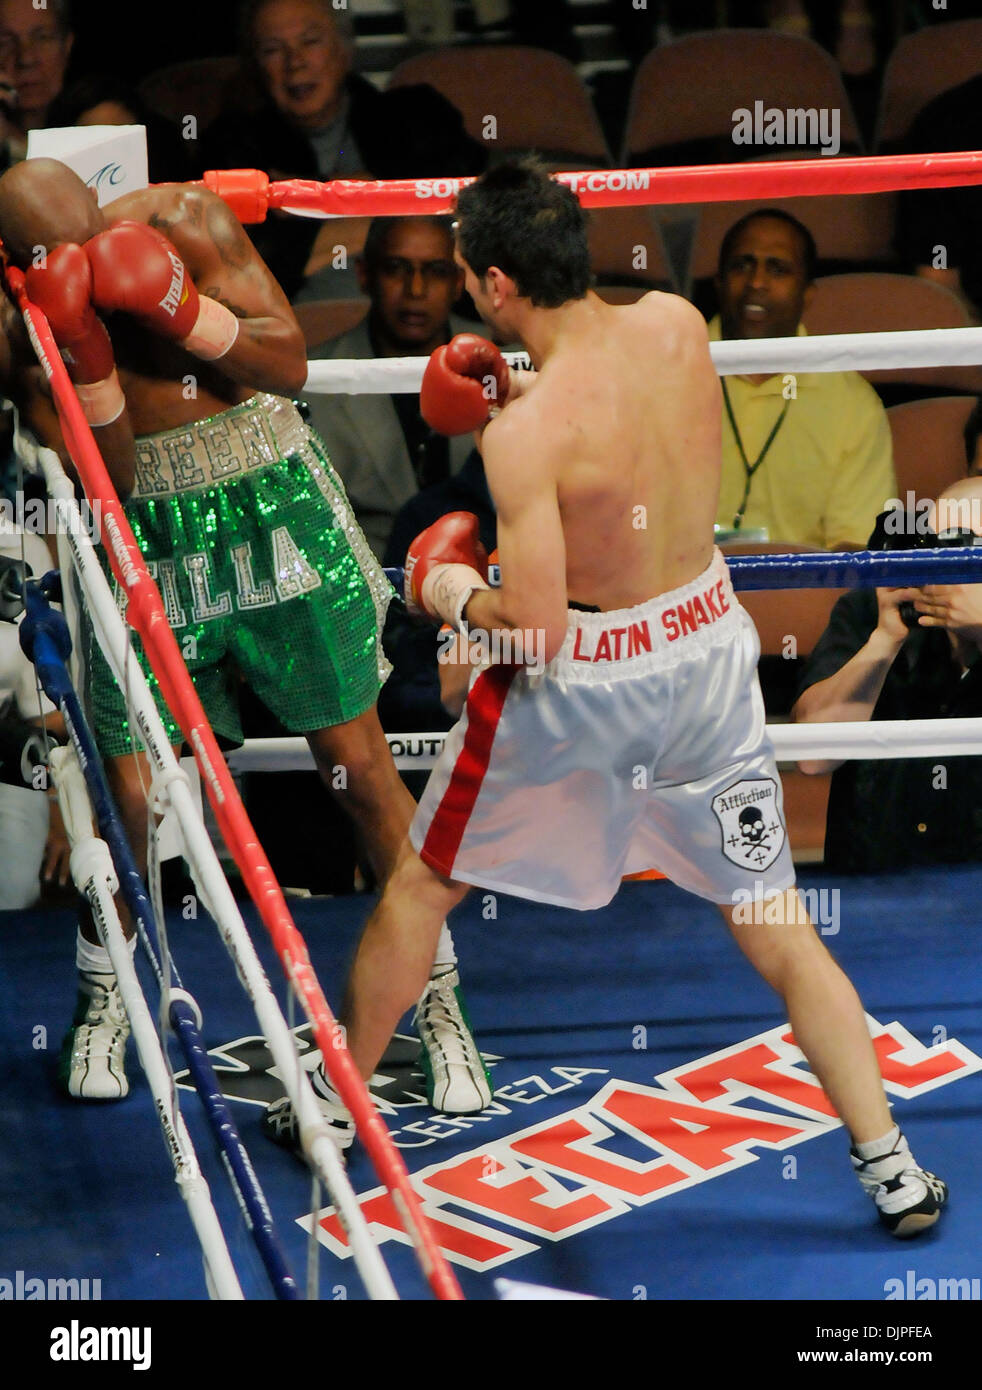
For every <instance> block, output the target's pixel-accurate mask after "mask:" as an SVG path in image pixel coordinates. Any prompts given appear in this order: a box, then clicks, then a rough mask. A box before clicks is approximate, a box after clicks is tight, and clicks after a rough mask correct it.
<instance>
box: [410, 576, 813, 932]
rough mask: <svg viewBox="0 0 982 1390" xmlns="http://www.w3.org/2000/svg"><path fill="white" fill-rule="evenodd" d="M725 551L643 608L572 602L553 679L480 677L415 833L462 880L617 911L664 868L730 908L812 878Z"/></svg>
mask: <svg viewBox="0 0 982 1390" xmlns="http://www.w3.org/2000/svg"><path fill="white" fill-rule="evenodd" d="M759 654H760V644H759V641H758V637H757V630H756V628H755V627H754V625H753V623H752V622H751V620H750V618H749V617H748V616H747V613H746V611H745V610H744V609H743V608H741V607H740V605H739V604H738V603H737V601H736V598H735V596H734V594H733V589H732V587H731V585H730V579H729V574H728V571H727V568H726V565H725V563H724V561H723V558H722V556H721V555H720V554H719V552H718V551H716V552H715V553H714V555H713V560H712V564H711V565H710V567H709V568H708V569H707V570H706V571H705V572H704V573H703V574H701V575H700V576H699V577H698V578H697V579H694V580H693V581H692V582H691V583H690V584H687V585H684V586H683V587H681V588H679V589H675V590H672V591H671V592H670V593H668V594H662V595H660V596H659V597H658V598H655V599H651V600H649V602H648V603H646V604H641V605H639V606H638V607H635V608H628V609H623V610H620V611H615V612H607V613H583V612H570V615H569V627H568V630H567V633H566V639H565V641H564V642H563V645H562V648H561V649H560V651H559V654H558V655H557V656H555V657H554V658H553V660H552V661H551V662H549V664H548V666H547V667H546V668H545V670H544V671H543V672H542V673H541V674H535V673H534V672H533V673H530V671H529V670H528V669H526V668H524V667H517V666H491V667H489V668H488V669H486V670H484V671H482V672H481V673H480V674H479V675H478V676H477V678H476V680H475V681H474V683H473V685H472V686H471V690H470V693H469V695H468V699H467V705H466V708H465V711H464V714H463V717H462V718H461V719H460V721H459V722H458V723H457V724H456V725H455V727H454V728H453V730H452V731H451V732H450V734H449V735H448V737H447V743H446V746H445V749H444V753H443V756H442V757H441V758H440V761H439V763H438V765H437V767H436V769H435V770H434V772H433V774H432V775H431V777H430V780H429V782H428V783H427V787H426V791H425V792H424V794H423V797H422V799H421V801H420V804H419V809H418V811H417V813H416V816H415V818H414V820H413V823H412V827H411V829H410V832H409V838H410V841H411V842H412V845H413V848H414V849H415V850H416V852H417V853H418V854H419V856H420V858H421V859H422V860H423V862H424V863H425V864H428V865H429V866H430V868H431V869H434V870H435V871H436V872H437V873H439V874H442V875H443V876H444V877H446V878H452V879H455V880H457V881H459V882H462V883H471V884H479V885H480V886H481V887H483V888H491V889H496V890H498V891H500V892H503V893H515V894H517V895H518V896H519V897H523V898H530V899H531V900H533V901H534V902H547V903H555V904H556V905H557V906H559V907H572V908H594V907H603V906H604V905H605V904H606V903H608V902H610V900H611V898H612V897H613V896H614V894H615V893H616V892H617V890H618V888H619V887H620V883H621V879H622V877H623V876H624V874H627V873H634V872H637V871H640V870H643V869H649V868H651V866H652V865H653V864H657V865H658V867H659V868H660V869H661V870H662V871H663V872H664V873H665V874H667V875H668V877H669V878H671V879H672V880H673V881H674V882H675V883H677V884H679V885H680V886H681V887H683V888H688V889H690V890H691V891H692V892H694V893H698V894H699V895H700V897H704V898H709V899H710V901H712V902H717V903H732V902H733V901H734V899H735V890H737V889H742V888H749V889H750V890H751V891H754V885H755V883H759V884H762V885H763V890H764V891H765V892H767V893H771V892H777V891H783V890H784V889H786V888H789V887H791V885H792V884H793V883H794V877H795V875H794V867H793V865H792V863H791V854H790V851H789V849H788V844H787V836H786V834H785V829H784V819H783V813H782V799H781V782H780V779H779V777H778V775H777V769H776V767H775V764H774V755H773V752H772V749H771V744H770V741H769V739H768V737H767V732H766V728H765V723H764V706H763V701H762V699H761V695H760V686H759V684H758V681H757V659H758V656H759Z"/></svg>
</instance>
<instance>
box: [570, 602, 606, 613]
mask: <svg viewBox="0 0 982 1390" xmlns="http://www.w3.org/2000/svg"><path fill="white" fill-rule="evenodd" d="M566 606H567V607H568V608H572V609H573V611H574V612H575V613H599V612H600V609H599V608H598V607H597V606H596V604H595V603H574V602H573V600H572V599H567V601H566Z"/></svg>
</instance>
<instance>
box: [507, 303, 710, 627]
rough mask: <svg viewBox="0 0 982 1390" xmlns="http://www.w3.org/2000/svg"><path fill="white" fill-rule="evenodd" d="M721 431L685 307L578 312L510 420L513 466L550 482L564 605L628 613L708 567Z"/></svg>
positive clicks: (702, 350) (700, 325)
mask: <svg viewBox="0 0 982 1390" xmlns="http://www.w3.org/2000/svg"><path fill="white" fill-rule="evenodd" d="M720 418H721V392H720V387H719V379H718V377H717V375H716V372H715V369H714V367H713V365H712V360H711V358H710V356H709V347H708V338H707V334H706V328H705V323H704V321H703V319H702V317H701V315H699V314H698V311H697V310H695V309H694V308H693V307H692V306H691V305H690V304H688V303H687V302H686V301H685V300H682V299H680V298H679V297H678V296H676V295H665V294H658V293H653V294H649V295H646V296H645V297H644V299H642V300H640V301H639V302H638V303H637V304H633V305H629V306H625V307H613V306H611V305H607V304H605V303H604V302H603V301H602V300H600V299H599V298H598V297H597V296H596V295H594V294H590V295H588V296H587V298H586V299H585V300H584V301H582V303H581V304H577V305H576V306H575V312H574V314H573V315H570V316H569V318H568V321H567V324H566V325H565V328H564V332H563V333H562V334H561V336H560V337H559V339H558V340H557V342H556V345H555V348H554V350H553V351H552V352H551V353H550V355H549V356H548V359H547V360H546V362H545V363H544V365H543V367H542V370H541V371H540V373H539V379H538V381H537V382H536V384H535V386H534V388H533V389H532V390H531V391H529V392H528V393H527V394H526V395H524V396H523V397H521V398H520V399H519V400H517V401H515V402H514V421H513V423H514V425H515V426H516V427H520V429H521V438H522V440H523V442H524V443H523V456H524V458H523V462H524V465H525V466H527V467H530V468H534V467H539V466H544V467H550V468H552V470H553V473H554V477H555V487H556V495H557V498H558V503H559V513H560V517H561V521H562V529H563V536H564V539H565V549H566V585H567V594H568V597H569V598H570V599H571V600H572V601H575V602H578V603H582V604H591V605H594V606H596V607H598V608H600V609H603V610H609V609H616V608H627V607H632V606H633V605H635V604H638V603H642V602H644V601H645V600H646V599H649V598H652V597H653V596H655V595H657V594H659V593H663V592H665V591H667V590H669V589H674V588H676V587H678V586H679V585H681V584H685V583H687V582H688V581H689V580H691V579H694V578H696V576H697V575H699V574H700V573H701V572H702V571H703V570H704V569H705V568H706V566H707V565H708V564H709V561H710V558H711V556H712V548H713V523H714V521H715V517H716V502H717V496H718V492H719V479H720V428H721V425H720ZM547 441H550V444H549V445H548V446H547V448H546V449H543V446H544V445H546V442H547ZM552 441H557V442H558V445H559V447H558V448H553V447H552V446H551V442H552ZM545 455H547V457H548V460H549V462H544V461H543V460H544V456H545ZM540 456H541V457H540ZM492 490H493V480H492Z"/></svg>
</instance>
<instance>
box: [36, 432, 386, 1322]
mask: <svg viewBox="0 0 982 1390" xmlns="http://www.w3.org/2000/svg"><path fill="white" fill-rule="evenodd" d="M38 460H39V462H40V464H41V467H42V469H43V472H44V479H45V483H46V485H47V489H48V493H49V495H50V496H51V497H53V498H55V499H56V503H57V507H58V517H59V530H62V531H64V532H65V535H66V538H67V541H68V545H69V547H70V550H71V559H72V563H73V565H74V568H75V572H76V574H77V575H78V579H79V584H80V587H81V590H82V593H83V594H84V596H85V600H86V609H87V612H88V615H89V618H90V620H91V622H92V626H93V629H94V632H95V636H96V640H97V642H98V644H99V646H100V648H101V649H102V653H103V655H104V656H105V658H106V660H107V662H108V663H109V666H110V667H111V669H112V671H113V674H114V675H115V677H116V680H117V682H118V683H119V685H120V688H123V686H124V683H125V682H124V673H125V675H126V677H127V678H128V681H129V691H130V695H131V697H132V700H133V706H134V709H135V711H136V714H137V722H138V725H139V730H140V734H141V736H142V738H143V741H144V743H145V745H146V751H147V756H148V758H149V761H150V763H151V766H152V768H153V775H154V782H155V789H156V791H160V792H163V794H164V797H165V798H166V800H167V801H169V803H170V805H171V806H172V807H173V809H174V812H175V814H176V818H177V825H178V827H179V830H180V834H181V838H182V853H183V854H184V857H185V858H186V859H187V861H188V865H189V867H190V870H191V877H192V879H193V881H194V884H195V887H196V889H197V892H198V896H199V897H200V899H201V901H202V903H203V904H204V905H205V907H206V910H207V911H208V913H209V915H210V916H211V917H212V918H213V920H214V922H215V926H216V928H217V929H218V932H219V935H220V936H221V938H222V941H223V942H224V944H225V948H226V950H227V951H228V953H229V955H230V957H231V959H232V962H233V964H234V965H235V969H236V974H237V975H238V977H239V981H240V983H241V984H242V986H243V988H244V989H245V991H246V994H247V995H248V997H249V1000H250V1002H251V1004H252V1006H253V1009H254V1011H255V1014H256V1018H257V1020H258V1022H259V1026H260V1029H261V1030H262V1033H263V1036H264V1038H265V1039H266V1042H267V1045H268V1047H269V1050H270V1053H271V1054H272V1056H273V1060H274V1063H275V1065H276V1068H277V1072H278V1074H279V1079H280V1081H281V1083H282V1085H283V1088H284V1090H285V1091H286V1093H287V1095H288V1096H289V1098H290V1101H291V1103H292V1104H293V1106H294V1108H295V1110H296V1112H297V1115H298V1117H299V1120H300V1126H301V1135H302V1138H303V1140H304V1152H305V1155H306V1157H307V1159H308V1162H309V1163H310V1164H311V1166H312V1167H313V1169H314V1170H315V1171H316V1172H317V1174H318V1176H319V1177H320V1178H321V1180H322V1181H323V1182H324V1184H325V1186H326V1187H327V1189H328V1191H329V1192H330V1194H331V1198H332V1200H333V1202H334V1205H335V1208H336V1210H337V1212H338V1215H339V1216H340V1218H341V1220H342V1222H343V1224H344V1227H345V1230H346V1232H347V1236H348V1240H349V1244H350V1247H351V1251H352V1256H353V1259H354V1261H355V1264H356V1266H357V1268H358V1271H359V1273H360V1274H361V1277H362V1279H363V1281H364V1283H365V1287H366V1289H367V1291H368V1293H369V1295H370V1297H372V1298H376V1299H383V1300H393V1299H396V1298H397V1297H398V1295H397V1293H396V1289H395V1286H394V1284H393V1282H392V1278H391V1276H390V1274H389V1271H388V1269H387V1268H386V1266H385V1264H384V1262H383V1260H382V1257H381V1254H380V1252H379V1248H378V1246H377V1244H376V1243H375V1240H374V1238H373V1237H372V1234H371V1231H370V1229H369V1226H368V1223H367V1221H366V1219H365V1216H364V1213H363V1212H362V1209H361V1206H360V1204H359V1202H358V1199H357V1197H356V1196H355V1193H354V1191H353V1189H352V1187H351V1183H350V1181H349V1179H348V1175H347V1173H346V1171H345V1168H344V1164H343V1163H342V1161H341V1158H340V1156H339V1154H338V1150H337V1147H336V1145H335V1143H334V1141H333V1139H332V1138H331V1134H330V1130H329V1129H328V1126H327V1122H326V1120H325V1119H324V1118H323V1116H322V1114H321V1111H320V1107H319V1106H318V1104H317V1100H316V1097H315V1095H314V1092H313V1089H312V1086H311V1083H310V1078H309V1076H308V1074H307V1071H306V1068H305V1066H304V1062H303V1059H302V1058H301V1057H300V1056H299V1054H298V1052H297V1045H296V1041H295V1039H294V1036H293V1034H292V1033H291V1032H290V1029H289V1027H288V1025H287V1022H286V1019H285V1018H284V1017H283V1014H282V1012H281V1010H280V1007H279V1004H278V1003H277V1001H276V997H275V995H274V994H273V991H272V989H271V987H270V984H269V981H268V979H267V978H266V973H265V971H264V970H263V968H262V965H261V963H260V961H259V957H258V955H257V954H256V949H255V946H254V945H253V943H252V938H251V937H250V936H249V933H248V931H247V929H246V926H245V923H244V922H243V920H242V915H241V913H240V911H239V907H238V904H237V903H236V901H235V898H234V897H233V895H232V890H231V888H230V887H229V883H228V879H227V878H226V877H225V874H224V873H223V872H222V869H221V866H220V864H219V862H218V858H217V856H216V854H215V851H214V849H213V848H212V845H211V841H210V839H209V836H208V832H207V830H206V829H205V826H204V822H203V821H202V818H201V811H200V808H199V807H198V805H197V804H196V803H195V800H194V797H193V795H192V793H191V789H190V786H189V784H188V780H187V778H186V777H185V776H183V775H182V774H181V773H180V769H179V764H178V763H177V760H176V758H175V756H174V753H173V751H172V750H171V747H170V744H169V742H168V739H167V735H166V732H165V730H164V726H163V724H162V723H161V719H160V715H159V714H158V713H157V707H156V705H155V703H154V700H153V697H152V696H151V694H150V690H149V687H148V685H147V682H146V677H145V676H144V674H143V671H142V669H141V668H140V665H139V663H138V661H137V659H136V654H135V652H134V651H133V647H132V644H131V643H130V642H129V641H128V640H127V635H126V627H125V624H124V622H123V619H122V617H121V616H120V613H119V610H118V608H117V606H116V600H115V598H114V596H113V592H112V590H111V589H110V587H109V583H108V581H107V579H106V577H105V575H104V574H103V571H102V567H101V566H100V564H99V561H98V558H97V556H96V552H95V547H94V546H93V544H92V542H91V540H90V539H89V537H88V536H87V534H86V533H85V529H84V527H83V526H82V522H81V515H80V513H79V509H78V504H77V502H76V500H75V491H74V488H73V487H72V484H71V483H70V482H69V481H68V478H67V476H66V475H65V471H64V469H63V468H62V466H61V460H60V459H59V458H58V455H57V454H56V453H54V452H53V451H52V450H51V449H44V448H42V449H39V450H38ZM131 1017H132V1015H131Z"/></svg>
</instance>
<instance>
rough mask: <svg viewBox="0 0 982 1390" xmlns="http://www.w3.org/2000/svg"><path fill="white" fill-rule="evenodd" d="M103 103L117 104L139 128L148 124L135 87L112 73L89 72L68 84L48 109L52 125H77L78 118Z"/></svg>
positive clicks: (146, 113)
mask: <svg viewBox="0 0 982 1390" xmlns="http://www.w3.org/2000/svg"><path fill="white" fill-rule="evenodd" d="M104 101H115V102H117V103H118V104H119V105H120V106H125V107H126V109H127V110H128V111H130V112H132V114H133V118H134V121H135V123H136V124H137V125H146V124H147V118H148V116H149V115H150V112H149V108H148V107H147V105H146V103H145V102H144V100H143V98H142V97H141V96H140V94H139V92H138V91H137V90H136V88H135V87H132V86H131V85H130V84H129V83H128V82H127V81H126V79H125V78H124V77H119V76H117V75H116V74H115V73H112V72H88V73H86V74H85V75H84V76H83V77H79V78H78V79H77V80H76V81H75V82H71V83H69V85H68V86H67V87H64V88H62V90H61V91H60V92H59V93H58V95H57V96H56V97H55V99H54V101H53V102H52V103H51V105H50V106H49V107H48V114H47V123H48V125H49V126H70V125H75V124H76V122H77V121H78V118H79V116H82V115H84V114H85V112H86V111H91V110H92V108H93V106H98V105H100V103H101V102H104Z"/></svg>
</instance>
